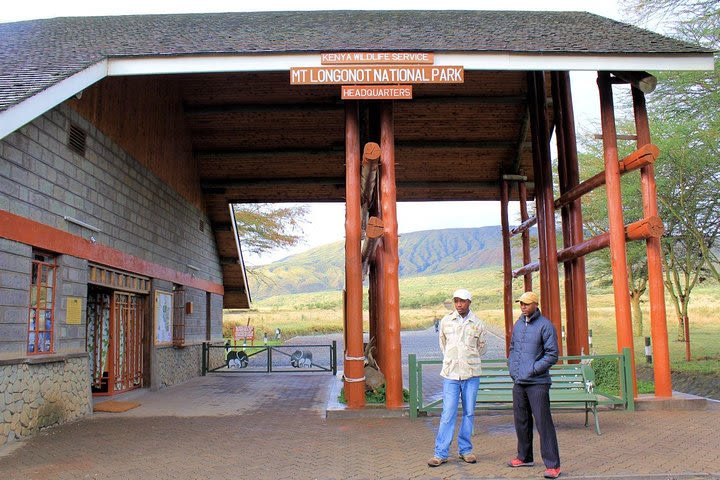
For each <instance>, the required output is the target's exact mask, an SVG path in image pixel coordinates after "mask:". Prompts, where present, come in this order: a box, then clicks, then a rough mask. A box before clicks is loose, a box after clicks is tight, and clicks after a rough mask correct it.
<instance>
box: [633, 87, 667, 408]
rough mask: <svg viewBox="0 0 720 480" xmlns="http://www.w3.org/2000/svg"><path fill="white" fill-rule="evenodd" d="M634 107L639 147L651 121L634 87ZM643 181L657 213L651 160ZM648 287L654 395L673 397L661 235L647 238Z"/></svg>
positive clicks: (648, 203) (650, 209)
mask: <svg viewBox="0 0 720 480" xmlns="http://www.w3.org/2000/svg"><path fill="white" fill-rule="evenodd" d="M632 97H633V107H634V111H635V130H636V133H637V146H638V148H641V147H643V146H644V145H649V144H650V123H649V122H648V116H647V107H646V105H645V94H644V93H643V92H641V91H640V90H639V89H637V88H635V87H632ZM640 182H641V185H642V198H643V214H644V216H645V217H650V216H657V214H658V206H657V189H656V186H655V166H654V165H653V164H652V163H650V164H649V165H646V166H644V167H642V168H641V169H640ZM646 245H647V246H646V248H647V258H648V288H649V290H650V293H649V296H650V335H651V337H652V350H653V374H654V378H655V396H656V397H671V396H672V380H671V378H670V350H669V347H668V332H667V318H666V312H665V290H664V285H663V274H662V250H661V246H660V238H648V239H647V244H646Z"/></svg>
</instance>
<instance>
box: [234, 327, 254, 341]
mask: <svg viewBox="0 0 720 480" xmlns="http://www.w3.org/2000/svg"><path fill="white" fill-rule="evenodd" d="M233 339H234V340H235V341H238V340H254V339H255V327H253V326H250V325H235V330H234V331H233Z"/></svg>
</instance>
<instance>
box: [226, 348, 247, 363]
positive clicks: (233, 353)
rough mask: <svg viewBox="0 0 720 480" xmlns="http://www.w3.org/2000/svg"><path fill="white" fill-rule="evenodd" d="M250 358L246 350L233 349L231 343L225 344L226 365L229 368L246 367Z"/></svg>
mask: <svg viewBox="0 0 720 480" xmlns="http://www.w3.org/2000/svg"><path fill="white" fill-rule="evenodd" d="M249 361H250V359H249V358H248V355H247V353H245V352H244V351H242V350H241V351H239V352H238V351H237V350H231V349H230V345H229V344H226V345H225V365H226V366H227V367H228V368H245V367H247V366H248V363H249Z"/></svg>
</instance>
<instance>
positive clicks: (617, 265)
mask: <svg viewBox="0 0 720 480" xmlns="http://www.w3.org/2000/svg"><path fill="white" fill-rule="evenodd" d="M598 90H599V92H600V121H601V124H602V139H603V156H604V159H605V190H606V193H607V206H608V220H609V224H610V228H609V233H610V262H611V264H612V272H613V293H614V299H615V324H616V326H617V347H618V352H619V353H622V351H623V348H629V349H630V351H631V352H632V355H631V356H630V358H631V359H632V360H631V361H632V384H633V391H632V392H628V393H632V395H633V396H637V381H636V375H635V348H634V344H633V332H632V316H631V313H630V290H629V287H628V271H627V252H626V250H625V225H624V223H623V212H622V193H621V190H620V167H619V159H618V151H617V131H616V128H615V109H614V105H613V96H612V95H613V94H612V84H611V83H610V74H609V73H607V72H598Z"/></svg>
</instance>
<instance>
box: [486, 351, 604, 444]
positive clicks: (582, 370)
mask: <svg viewBox="0 0 720 480" xmlns="http://www.w3.org/2000/svg"><path fill="white" fill-rule="evenodd" d="M482 365H483V367H482V374H481V375H480V388H479V390H478V394H477V403H476V406H475V408H476V409H498V408H508V404H510V406H511V405H512V401H513V398H512V389H513V381H512V378H510V373H509V371H508V366H507V363H506V362H505V361H503V360H498V361H494V360H491V361H485V360H483V362H482ZM550 377H551V378H552V386H551V387H550V407H551V408H556V407H559V408H581V409H583V410H584V411H585V426H586V427H587V426H588V415H589V413H590V412H592V414H593V417H594V419H595V432H597V434H598V435H600V423H599V421H598V413H597V406H598V401H599V398H598V395H596V394H595V393H593V386H594V384H595V374H594V372H593V370H592V368H591V367H590V365H588V364H585V363H571V364H562V365H554V366H553V367H552V368H551V369H550Z"/></svg>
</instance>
